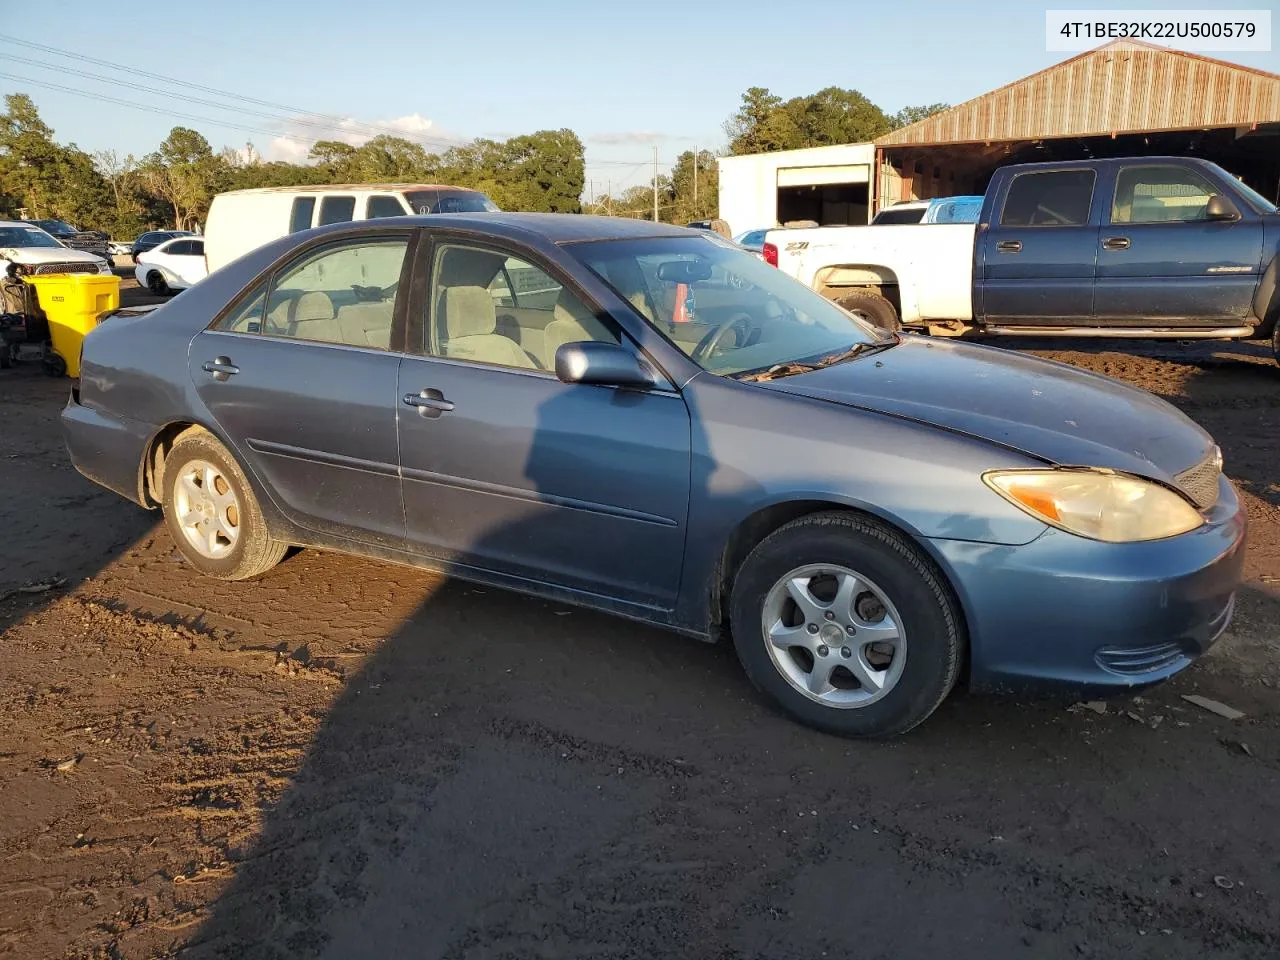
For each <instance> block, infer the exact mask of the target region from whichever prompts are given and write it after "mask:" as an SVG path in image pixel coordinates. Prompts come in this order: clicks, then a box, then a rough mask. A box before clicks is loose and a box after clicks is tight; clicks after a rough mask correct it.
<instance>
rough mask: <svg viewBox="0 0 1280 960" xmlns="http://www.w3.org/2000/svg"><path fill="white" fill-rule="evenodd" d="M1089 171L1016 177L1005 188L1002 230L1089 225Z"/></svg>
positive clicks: (1053, 171)
mask: <svg viewBox="0 0 1280 960" xmlns="http://www.w3.org/2000/svg"><path fill="white" fill-rule="evenodd" d="M1093 181H1094V173H1093V171H1092V170H1046V171H1045V172H1044V173H1020V174H1018V175H1017V176H1015V177H1014V178H1013V183H1011V184H1009V195H1008V196H1007V197H1006V198H1005V201H1004V210H1003V212H1002V213H1001V214H1000V225H1001V226H1002V227H1079V226H1082V225H1084V224H1086V223H1088V222H1089V206H1090V204H1091V203H1092V202H1093Z"/></svg>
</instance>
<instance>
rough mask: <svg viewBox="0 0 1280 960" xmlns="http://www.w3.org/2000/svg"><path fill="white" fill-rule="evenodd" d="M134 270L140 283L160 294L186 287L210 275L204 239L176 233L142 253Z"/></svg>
mask: <svg viewBox="0 0 1280 960" xmlns="http://www.w3.org/2000/svg"><path fill="white" fill-rule="evenodd" d="M133 274H134V276H135V277H137V278H138V283H139V284H141V285H142V286H144V287H146V288H147V289H148V290H150V291H151V292H152V293H154V294H156V295H158V296H164V295H166V294H169V293H173V292H174V291H175V290H185V289H186V288H187V287H190V286H193V285H195V284H197V283H199V282H200V281H201V280H203V279H204V278H205V277H206V276H208V275H209V268H208V267H207V266H206V265H205V261H204V240H203V239H201V238H200V237H174V238H173V239H172V240H166V241H165V242H164V243H162V244H160V246H158V247H156V248H155V249H153V250H148V251H147V252H146V253H140V254H138V262H137V266H136V267H134V271H133Z"/></svg>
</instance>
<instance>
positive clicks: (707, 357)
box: [567, 235, 896, 376]
mask: <svg viewBox="0 0 1280 960" xmlns="http://www.w3.org/2000/svg"><path fill="white" fill-rule="evenodd" d="M567 249H568V250H569V251H571V252H572V253H573V255H574V256H576V257H577V258H578V259H579V260H581V261H582V262H583V263H584V264H586V266H587V267H588V268H590V269H591V271H592V272H593V273H595V274H596V275H597V276H599V277H600V278H601V279H602V280H604V281H605V282H606V283H608V284H609V285H610V286H611V287H613V289H614V290H616V291H617V292H618V294H619V295H620V296H621V297H623V298H624V299H625V300H627V301H628V302H629V303H630V304H631V305H632V306H634V307H635V308H636V310H638V311H639V312H640V313H641V314H642V315H643V316H644V317H645V319H647V320H648V321H649V322H650V323H652V324H653V326H654V327H656V328H657V329H658V330H659V331H660V332H661V333H662V334H663V335H664V336H666V337H667V339H668V340H670V341H671V342H672V343H673V344H674V345H675V346H676V347H678V348H679V349H680V350H681V351H682V352H683V353H685V354H686V355H687V356H689V357H690V358H692V359H693V360H694V362H696V363H698V364H699V365H700V366H702V367H703V368H704V369H705V370H708V371H709V372H711V373H715V374H719V375H721V376H739V375H744V374H754V373H758V372H759V373H763V372H767V371H773V370H774V369H775V368H778V374H779V375H781V374H782V373H784V372H796V373H798V372H802V370H801V369H798V368H801V367H802V368H804V369H808V368H809V366H811V365H814V364H817V363H819V362H821V361H823V360H829V359H830V358H833V357H836V356H838V355H840V356H843V355H845V354H849V353H850V351H851V350H852V351H855V352H856V350H857V349H858V348H861V347H865V346H871V345H873V344H886V345H887V344H891V343H895V342H896V338H894V337H892V335H888V334H885V333H883V332H882V331H879V330H877V329H876V328H875V327H873V326H871V325H870V324H868V323H866V322H864V321H862V320H859V319H858V318H856V317H854V316H853V315H852V314H851V313H849V312H848V311H846V310H844V309H843V308H841V307H838V306H836V305H835V304H834V303H832V302H831V301H830V300H827V299H826V298H825V297H822V296H820V295H819V294H817V293H814V292H813V291H812V290H810V289H809V288H808V287H805V286H803V285H802V284H800V283H797V282H796V281H795V280H792V279H791V278H790V277H788V276H786V275H785V274H783V273H781V272H779V271H778V270H777V269H775V268H774V267H771V266H769V265H768V264H766V263H764V262H763V261H761V260H759V259H757V258H756V257H754V256H752V255H751V254H750V253H748V252H747V251H745V250H743V249H742V248H741V247H737V246H735V245H733V244H730V243H727V242H724V241H720V240H718V239H716V238H715V235H708V236H706V237H654V238H650V239H644V240H602V241H594V242H590V243H581V244H573V245H571V246H569V247H568V248H567ZM784 367H789V368H790V369H787V370H785V371H784V370H783V369H782V368H784Z"/></svg>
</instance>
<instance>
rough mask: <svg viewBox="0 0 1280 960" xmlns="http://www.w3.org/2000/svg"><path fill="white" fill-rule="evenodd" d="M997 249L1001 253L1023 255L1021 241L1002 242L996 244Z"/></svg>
mask: <svg viewBox="0 0 1280 960" xmlns="http://www.w3.org/2000/svg"><path fill="white" fill-rule="evenodd" d="M996 249H997V250H999V251H1000V252H1001V253H1021V252H1022V241H1021V240H1000V241H998V242H997V243H996Z"/></svg>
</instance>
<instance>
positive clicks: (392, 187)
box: [225, 183, 480, 196]
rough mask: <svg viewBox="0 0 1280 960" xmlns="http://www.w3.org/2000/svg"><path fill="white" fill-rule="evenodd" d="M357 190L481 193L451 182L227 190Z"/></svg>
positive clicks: (241, 193)
mask: <svg viewBox="0 0 1280 960" xmlns="http://www.w3.org/2000/svg"><path fill="white" fill-rule="evenodd" d="M356 190H361V191H368V192H369V193H395V192H397V191H401V190H461V191H463V192H464V193H479V192H480V191H479V190H474V189H472V188H471V187H459V186H456V185H454V184H450V183H308V184H301V185H299V186H296V187H249V188H247V189H245V190H227V191H225V192H226V193H233V194H235V195H236V196H242V195H245V194H266V193H334V192H354V191H356Z"/></svg>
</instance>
